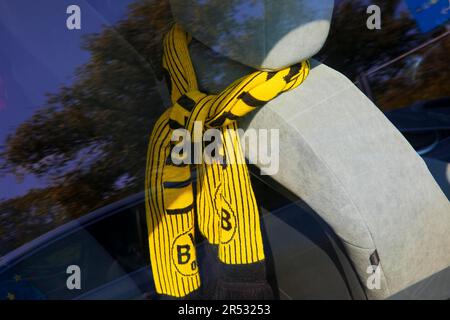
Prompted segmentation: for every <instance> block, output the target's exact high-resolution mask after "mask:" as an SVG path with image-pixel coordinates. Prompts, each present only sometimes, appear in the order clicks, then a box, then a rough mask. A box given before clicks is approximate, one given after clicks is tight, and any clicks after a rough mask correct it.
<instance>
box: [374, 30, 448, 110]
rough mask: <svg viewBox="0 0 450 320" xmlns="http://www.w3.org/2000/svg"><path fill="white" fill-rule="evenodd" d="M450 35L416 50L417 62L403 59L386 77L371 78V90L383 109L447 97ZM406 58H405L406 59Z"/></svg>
mask: <svg viewBox="0 0 450 320" xmlns="http://www.w3.org/2000/svg"><path fill="white" fill-rule="evenodd" d="M449 52H450V36H447V37H446V38H444V39H442V40H441V41H440V42H439V43H437V44H435V45H432V46H430V47H427V48H424V49H423V50H420V51H419V58H420V60H419V63H417V64H416V65H412V66H410V65H408V64H406V63H404V62H403V63H402V64H401V65H402V66H403V69H402V70H401V72H398V73H397V74H395V75H394V76H393V77H392V78H389V80H388V81H383V80H378V81H374V87H373V91H374V93H375V96H376V97H378V98H379V99H378V100H377V102H378V103H379V105H380V106H382V107H383V110H390V109H394V108H400V107H404V106H407V105H410V104H412V103H414V102H416V101H419V100H423V101H425V100H432V99H436V98H441V97H450V85H449V82H450V73H449V72H448V71H447V70H448V68H449V65H450V57H449V54H448V53H449ZM406 61H407V60H406Z"/></svg>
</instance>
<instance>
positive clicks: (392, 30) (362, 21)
mask: <svg viewBox="0 0 450 320" xmlns="http://www.w3.org/2000/svg"><path fill="white" fill-rule="evenodd" d="M400 3H401V1H400V0H392V1H383V2H382V3H380V4H378V5H379V6H380V8H381V18H382V28H381V29H380V30H368V29H367V27H366V19H367V17H368V14H367V13H366V8H367V2H366V1H355V0H342V1H340V3H339V5H338V6H337V7H336V8H335V11H334V15H333V21H332V28H331V32H330V35H329V37H328V40H327V43H326V44H325V46H324V48H323V49H322V50H321V52H320V53H319V56H318V57H319V60H321V61H323V62H324V63H326V64H328V65H329V66H331V67H333V68H335V69H337V70H339V71H341V72H343V73H344V74H345V75H347V76H348V77H349V78H350V79H352V80H355V79H356V76H357V75H358V74H359V73H361V72H364V71H368V70H369V69H370V68H371V67H374V66H377V65H380V64H382V63H385V62H387V61H389V60H391V59H394V58H396V57H398V56H399V55H401V54H403V53H405V52H407V51H409V50H411V49H412V48H414V47H415V46H417V45H419V44H422V43H424V42H425V41H427V40H428V39H430V38H431V37H433V36H434V35H437V34H441V33H442V32H443V29H445V28H444V27H442V28H440V29H438V30H436V31H435V32H434V35H430V34H421V33H419V32H418V30H417V29H416V24H415V22H414V21H413V20H412V19H411V17H410V16H409V14H408V13H407V12H404V11H401V10H398V7H399V4H400ZM444 41H446V42H444ZM448 41H449V37H447V38H446V39H445V40H442V41H441V44H440V45H439V46H437V47H436V46H434V47H433V49H430V48H426V49H424V50H422V51H421V52H420V53H419V54H424V53H426V52H427V51H428V50H432V51H433V53H431V54H430V55H429V56H427V57H426V59H424V61H423V62H422V64H421V66H422V67H420V68H418V70H417V74H415V76H416V80H415V81H414V80H411V79H410V78H406V77H404V73H405V72H402V71H405V69H407V68H408V66H407V65H405V64H404V63H394V64H392V65H390V66H389V67H387V68H384V69H382V70H381V71H379V72H377V73H375V74H373V75H372V76H371V78H370V81H371V85H372V86H373V91H374V95H375V98H376V102H377V104H378V106H379V107H380V108H381V109H383V110H388V109H392V108H395V107H402V106H405V105H408V104H411V103H412V102H414V101H417V100H418V99H433V98H437V97H442V96H449V95H450V92H449V90H450V87H449V86H448V82H449V80H450V79H449V77H450V74H449V73H448V72H445V70H447V69H448V65H449V56H448V52H449V51H448V49H449V47H448ZM406 71H407V70H406ZM406 73H407V72H406ZM401 74H402V76H400V75H401Z"/></svg>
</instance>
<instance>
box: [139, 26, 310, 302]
mask: <svg viewBox="0 0 450 320" xmlns="http://www.w3.org/2000/svg"><path fill="white" fill-rule="evenodd" d="M189 42H190V36H189V35H188V34H187V33H185V32H184V31H183V30H182V28H181V27H180V26H179V25H177V24H175V25H174V27H173V28H172V29H171V31H170V32H169V33H168V34H167V35H166V37H165V40H164V56H163V67H164V68H165V69H166V70H167V71H168V74H169V75H170V82H171V83H170V85H171V99H172V102H173V106H172V107H171V108H169V109H168V110H167V111H166V112H165V113H164V114H163V115H162V116H161V117H160V118H159V119H158V121H157V123H156V124H155V127H154V129H153V132H152V135H151V137H150V143H149V147H148V154H147V171H146V181H145V190H146V213H147V226H148V230H149V238H148V239H149V247H150V259H151V264H152V272H153V276H154V282H155V286H156V291H157V292H158V293H160V294H166V295H171V296H175V297H183V296H186V295H187V294H189V293H190V292H192V291H194V290H196V289H198V288H199V286H200V278H199V272H198V266H197V260H196V252H195V250H196V249H195V240H194V234H195V232H194V223H195V222H194V221H195V219H197V224H198V227H199V231H200V232H201V233H202V234H203V235H204V236H205V237H206V239H207V240H208V241H209V242H210V243H212V244H216V245H218V248H219V250H218V254H219V259H220V260H221V261H222V262H223V263H226V264H250V263H254V262H258V261H261V260H263V259H264V250H263V243H262V237H261V228H260V217H259V211H258V206H257V203H256V200H255V196H254V193H253V190H252V186H251V182H250V176H249V173H248V169H247V166H246V164H245V159H244V155H243V154H242V149H241V144H240V140H239V135H238V134H237V131H236V130H237V129H238V127H237V124H236V120H237V119H239V118H241V117H243V116H245V115H246V114H248V113H249V112H251V111H253V110H255V109H258V108H260V107H262V106H263V105H265V104H266V103H267V102H268V101H270V100H271V99H273V98H275V97H276V96H278V95H279V94H281V93H283V92H285V91H288V90H290V89H293V88H295V87H297V86H298V85H300V84H301V83H302V82H303V81H304V80H305V78H306V76H307V75H308V72H309V68H310V66H309V62H308V61H303V62H301V63H299V64H296V65H294V66H291V67H289V68H285V69H283V70H280V71H277V72H265V71H256V72H254V73H252V74H250V75H248V76H245V77H243V78H241V79H239V80H237V81H235V82H234V83H232V84H231V85H230V86H229V87H228V88H226V89H225V90H224V91H223V92H222V93H220V94H218V95H206V94H204V93H202V92H200V91H198V85H197V80H196V76H195V71H194V68H193V65H192V62H191V58H190V56H189V51H188V44H189ZM196 121H197V123H198V121H201V124H202V127H201V132H199V133H197V132H194V128H195V123H196ZM178 128H184V129H186V130H188V131H189V132H190V133H191V134H192V135H193V136H194V137H197V138H196V139H197V141H191V142H201V141H199V140H198V139H199V137H200V139H201V138H202V137H203V133H204V131H205V130H206V129H208V128H217V129H220V130H221V135H222V137H221V138H222V149H221V152H220V153H221V155H223V156H224V158H225V159H226V163H225V164H224V163H219V162H218V161H213V162H212V163H210V164H208V163H206V162H205V161H202V162H201V163H200V164H186V161H189V160H192V159H187V158H186V157H187V155H184V154H180V155H174V154H172V148H173V146H174V144H176V143H178V142H173V141H171V138H172V134H174V130H175V129H178ZM230 129H231V130H230ZM182 143H190V142H189V141H183V142H182ZM183 160H185V163H184V164H183V163H179V162H177V161H183ZM194 183H195V184H196V185H195V187H196V193H195V194H194Z"/></svg>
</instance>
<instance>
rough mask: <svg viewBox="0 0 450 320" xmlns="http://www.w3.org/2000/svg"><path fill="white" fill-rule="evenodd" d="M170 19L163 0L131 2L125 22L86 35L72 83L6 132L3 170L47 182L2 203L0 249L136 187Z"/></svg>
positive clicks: (157, 105) (155, 111)
mask: <svg viewBox="0 0 450 320" xmlns="http://www.w3.org/2000/svg"><path fill="white" fill-rule="evenodd" d="M170 19H171V17H170V10H169V7H168V3H167V1H140V2H138V3H136V4H133V5H131V6H130V11H129V16H128V18H127V19H126V20H123V21H121V22H119V23H118V24H117V25H116V26H114V28H113V27H108V28H105V29H104V30H103V31H102V32H101V33H100V34H95V35H92V36H90V37H88V38H87V39H85V44H84V47H85V49H87V50H88V51H90V53H91V59H90V61H89V62H88V63H87V64H85V65H83V66H82V67H80V68H79V69H78V70H77V72H76V74H77V80H76V81H75V83H74V84H73V85H72V86H70V87H63V88H61V89H60V91H59V92H58V93H56V94H51V95H49V97H48V100H47V105H46V106H44V107H43V108H42V109H40V110H39V111H38V112H37V113H36V114H35V115H34V116H33V117H32V118H31V119H29V120H28V121H26V122H24V123H23V124H22V125H20V127H19V128H18V129H17V130H16V132H15V133H14V135H12V136H10V137H8V139H7V144H6V149H5V151H4V153H3V154H2V160H3V162H4V164H3V168H2V169H3V171H6V172H16V174H23V173H33V174H36V175H37V176H40V177H45V178H46V179H47V180H48V181H49V185H50V186H49V187H48V188H46V189H40V190H31V191H29V192H28V193H27V194H26V195H25V196H22V197H17V198H14V199H9V200H6V201H4V202H3V203H1V205H0V226H1V227H0V228H1V229H0V238H1V239H2V240H4V241H5V240H9V241H8V243H2V244H1V246H0V247H1V250H2V251H3V252H5V251H7V250H8V249H11V247H13V246H16V245H17V244H19V243H15V242H16V241H18V242H20V243H23V242H24V241H27V240H30V239H32V238H34V237H35V236H36V235H37V234H40V233H42V232H45V231H47V230H50V229H52V228H54V227H55V226H57V225H59V224H61V223H64V222H66V221H68V220H69V219H72V218H74V217H77V216H80V215H82V214H84V213H86V212H88V211H90V210H92V209H94V208H96V207H99V206H103V205H104V204H105V203H108V202H111V201H113V200H115V199H117V198H121V197H123V196H125V195H127V194H130V193H135V192H138V191H141V190H142V186H143V179H144V171H145V155H146V154H145V152H146V148H147V138H148V135H149V133H150V131H151V126H152V123H153V121H154V120H155V118H156V117H158V115H159V114H160V113H161V112H162V110H163V105H162V101H161V99H160V95H159V94H158V91H157V83H156V77H155V74H154V72H153V70H155V71H156V72H157V73H158V76H159V73H160V69H159V67H158V66H159V61H160V56H161V45H160V43H161V36H162V35H163V34H164V33H165V31H164V30H165V29H166V28H167V27H168V25H169V24H170ZM8 246H9V248H8ZM0 253H1V252H0Z"/></svg>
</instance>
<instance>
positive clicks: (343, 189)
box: [277, 99, 391, 294]
mask: <svg viewBox="0 0 450 320" xmlns="http://www.w3.org/2000/svg"><path fill="white" fill-rule="evenodd" d="M325 101H326V99H325ZM277 116H278V117H279V118H281V117H280V116H279V115H278V114H277ZM287 124H288V125H289V126H290V127H291V128H292V129H294V131H295V132H296V133H297V134H298V135H299V136H300V137H301V138H302V139H303V141H304V143H305V144H306V145H307V146H308V148H309V149H310V150H311V151H312V152H313V154H314V155H315V156H316V157H317V158H318V159H319V160H320V161H322V163H323V165H324V166H325V168H326V169H327V170H328V171H329V172H330V173H331V174H332V176H333V177H334V178H335V179H336V181H337V183H338V185H339V186H340V187H341V189H342V191H343V192H344V195H345V196H346V197H347V198H348V200H349V201H350V203H351V205H352V206H353V207H354V208H355V210H356V212H357V213H358V216H359V218H360V219H361V221H362V223H363V225H364V227H365V229H366V230H367V233H368V234H369V237H370V240H371V241H372V244H373V247H374V249H376V248H377V246H376V245H375V241H374V238H373V235H372V233H371V232H370V229H369V227H368V226H367V223H366V221H365V220H364V219H363V217H362V215H361V210H360V209H359V207H358V206H357V205H356V204H355V202H354V201H353V199H352V198H351V197H350V195H349V193H348V191H347V189H346V188H345V187H344V184H343V183H342V181H341V180H340V179H339V178H338V176H337V175H336V173H335V172H334V171H333V170H332V169H331V168H330V166H329V165H328V163H327V162H326V161H325V160H324V159H323V158H322V157H321V156H320V155H319V154H318V153H317V152H316V151H315V150H314V148H312V146H311V145H310V144H309V143H308V142H307V140H306V139H305V138H304V137H303V135H302V134H301V133H300V132H299V131H298V130H297V128H295V127H294V126H292V125H290V123H287ZM349 244H351V243H349ZM356 247H357V246H356ZM379 266H380V267H381V269H382V270H383V267H382V263H381V261H380V264H379ZM383 275H384V271H383ZM384 277H385V279H386V287H387V288H386V289H387V291H388V292H389V294H390V292H391V290H390V289H389V284H388V278H387V277H386V275H385V276H384Z"/></svg>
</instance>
